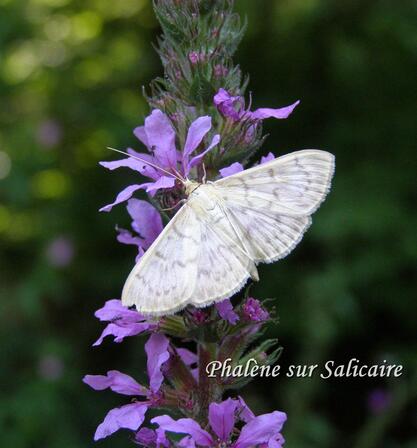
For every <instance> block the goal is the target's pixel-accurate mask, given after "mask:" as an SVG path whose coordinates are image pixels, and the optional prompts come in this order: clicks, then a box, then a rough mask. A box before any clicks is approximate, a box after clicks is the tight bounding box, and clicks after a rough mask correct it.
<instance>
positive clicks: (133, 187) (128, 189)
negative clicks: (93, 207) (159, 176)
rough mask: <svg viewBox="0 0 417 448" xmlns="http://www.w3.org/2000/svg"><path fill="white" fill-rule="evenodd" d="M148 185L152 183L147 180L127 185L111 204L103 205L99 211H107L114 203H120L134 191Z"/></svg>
mask: <svg viewBox="0 0 417 448" xmlns="http://www.w3.org/2000/svg"><path fill="white" fill-rule="evenodd" d="M150 185H152V184H151V183H149V182H148V183H144V184H135V185H129V186H128V187H126V188H125V189H124V190H122V191H121V192H120V193H119V194H118V195H117V197H116V200H115V201H114V202H113V203H112V204H108V205H105V206H104V207H102V208H101V209H100V212H109V211H110V210H111V209H112V208H113V207H114V206H115V205H117V204H121V203H122V202H125V201H127V200H128V199H130V198H131V197H132V195H133V193H134V192H135V191H137V190H144V189H146V188H148V187H149V186H150Z"/></svg>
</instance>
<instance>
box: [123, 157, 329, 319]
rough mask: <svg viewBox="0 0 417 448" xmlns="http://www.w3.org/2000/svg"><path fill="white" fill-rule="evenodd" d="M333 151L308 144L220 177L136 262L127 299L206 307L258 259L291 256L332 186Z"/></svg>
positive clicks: (191, 193)
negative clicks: (268, 160)
mask: <svg viewBox="0 0 417 448" xmlns="http://www.w3.org/2000/svg"><path fill="white" fill-rule="evenodd" d="M334 166H335V161H334V156H333V155H332V154H330V153H328V152H325V151H320V150H316V149H307V150H303V151H297V152H293V153H291V154H287V155H284V156H282V157H279V158H277V159H275V160H272V161H270V162H267V163H264V164H262V165H258V166H256V167H254V168H250V169H248V170H245V171H242V172H240V173H237V174H234V175H232V176H229V177H226V178H223V179H220V180H217V181H215V182H207V183H202V184H201V183H197V182H193V181H190V180H186V181H185V191H186V195H187V200H186V202H185V204H184V205H183V206H182V207H181V208H180V210H179V211H178V212H177V213H176V215H175V216H174V217H173V218H172V219H171V221H170V222H169V223H168V225H167V226H166V227H165V228H164V230H163V231H162V233H161V234H160V235H159V236H158V238H157V239H156V240H155V241H154V243H153V244H152V245H151V247H150V248H149V249H148V250H147V251H146V253H145V254H144V255H143V257H142V258H141V259H140V260H139V262H138V263H137V264H136V266H135V267H134V268H133V270H132V272H131V273H130V275H129V277H128V278H127V280H126V283H125V285H124V288H123V293H122V303H123V305H125V306H132V305H135V306H136V309H137V310H138V311H139V312H140V313H143V314H145V315H152V316H158V315H164V314H171V313H174V312H176V311H178V310H180V309H182V308H184V307H185V306H186V305H188V304H192V305H194V306H196V307H203V306H207V305H210V304H212V303H215V302H219V301H222V300H224V299H226V298H229V297H231V296H232V295H233V294H235V293H236V292H238V291H239V290H240V289H241V288H242V287H243V286H244V284H245V283H246V281H247V280H248V278H249V277H251V278H252V279H254V280H258V272H257V269H256V265H257V264H258V263H261V262H262V263H271V262H273V261H276V260H278V259H280V258H283V257H285V256H286V255H288V254H289V253H290V252H291V251H292V250H293V249H294V247H295V246H296V245H297V244H298V243H299V241H300V240H301V238H302V236H303V234H304V232H305V231H306V230H307V228H308V227H309V225H310V224H311V217H310V215H311V214H312V213H313V212H314V211H316V210H317V208H318V207H319V205H320V204H321V202H322V201H323V200H324V198H325V197H326V195H327V193H328V192H329V190H330V182H331V179H332V176H333V172H334Z"/></svg>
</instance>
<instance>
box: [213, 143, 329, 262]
mask: <svg viewBox="0 0 417 448" xmlns="http://www.w3.org/2000/svg"><path fill="white" fill-rule="evenodd" d="M334 165H335V164H334V156H333V155H332V154H330V153H328V152H325V151H320V150H304V151H297V152H294V153H291V154H288V155H285V156H282V157H279V158H277V159H275V160H272V161H271V162H268V163H265V164H262V165H258V166H256V167H254V168H251V169H248V170H245V171H242V172H240V173H237V174H235V175H232V176H229V177H226V178H224V179H220V180H218V181H216V182H215V183H214V185H215V187H216V189H217V190H218V192H219V195H220V196H221V197H222V199H223V201H224V205H225V210H226V213H227V215H228V217H229V220H230V221H231V222H232V223H233V227H234V229H235V231H236V233H237V234H238V235H239V238H240V240H241V241H242V244H243V245H244V247H245V248H246V249H247V250H248V252H249V253H250V255H251V257H253V260H254V261H255V262H257V263H258V262H266V263H270V262H273V261H276V260H278V259H280V258H283V257H285V256H286V255H288V254H289V253H290V252H291V251H292V249H293V248H294V247H295V246H296V245H297V244H298V243H299V241H300V240H301V238H302V236H303V234H304V232H305V231H306V230H307V228H308V227H309V225H310V224H311V218H310V215H311V214H312V213H313V212H314V211H315V210H317V208H318V207H319V205H320V204H321V203H322V201H323V200H324V198H325V197H326V195H327V193H328V192H329V190H330V183H331V179H332V176H333V173H334Z"/></svg>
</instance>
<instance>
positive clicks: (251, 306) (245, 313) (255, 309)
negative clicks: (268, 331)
mask: <svg viewBox="0 0 417 448" xmlns="http://www.w3.org/2000/svg"><path fill="white" fill-rule="evenodd" d="M242 317H243V318H244V319H245V320H248V321H252V322H263V321H265V320H268V319H269V313H268V311H266V309H265V308H263V306H262V304H261V302H260V301H259V300H257V299H254V298H253V297H248V298H247V299H246V301H245V303H244V304H243V305H242Z"/></svg>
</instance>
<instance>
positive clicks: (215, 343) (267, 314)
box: [84, 0, 299, 448]
mask: <svg viewBox="0 0 417 448" xmlns="http://www.w3.org/2000/svg"><path fill="white" fill-rule="evenodd" d="M232 3H233V2H231V1H229V0H227V1H226V0H210V1H207V0H184V1H181V2H180V1H177V0H155V2H154V8H155V13H156V16H157V18H158V20H159V21H160V23H161V26H162V30H163V38H162V39H161V41H160V48H159V53H160V56H161V60H162V63H163V65H164V72H165V73H164V75H165V76H164V78H163V79H159V78H158V79H156V80H155V81H154V82H152V84H151V96H147V97H146V98H147V101H148V103H149V105H150V107H151V112H150V114H149V115H148V116H147V117H146V118H145V120H144V124H143V126H139V127H137V128H136V129H135V130H134V135H135V137H136V138H137V139H138V140H139V141H140V143H141V144H142V145H143V146H144V149H142V150H139V151H137V150H135V149H132V148H128V149H127V150H126V152H127V157H124V158H122V159H120V160H115V161H111V162H101V165H102V166H103V167H105V168H107V169H109V170H115V169H118V168H122V167H125V168H129V169H131V170H133V171H135V172H136V173H137V175H138V179H141V181H138V183H135V184H133V185H128V186H126V188H124V189H123V190H122V191H121V192H120V193H119V194H118V195H117V197H116V199H115V200H114V201H113V202H112V203H110V204H108V205H106V206H104V207H103V208H101V211H104V212H109V211H110V210H111V209H112V207H114V206H115V205H118V204H122V203H126V208H127V212H128V214H129V216H130V218H131V224H130V226H131V228H130V229H126V228H119V227H117V228H116V230H117V240H118V241H119V242H120V243H122V244H127V245H132V246H135V247H136V249H137V250H136V253H135V257H136V262H138V261H139V260H140V258H141V257H142V256H143V254H144V253H145V252H146V250H147V249H148V248H149V247H150V246H151V245H152V243H153V242H154V241H155V239H156V238H157V237H158V235H159V234H160V233H161V231H162V229H163V220H164V219H169V218H170V217H172V215H173V214H174V213H175V211H176V209H177V208H178V206H179V204H180V203H181V200H182V199H184V197H185V192H184V185H183V182H184V180H186V179H192V180H197V181H199V182H201V181H204V180H214V179H216V178H218V177H226V176H230V175H232V174H234V173H237V172H239V171H241V170H243V169H244V164H246V163H247V161H248V159H249V158H250V157H251V156H252V155H253V152H254V150H255V149H257V148H258V147H259V146H260V145H261V143H262V142H263V140H264V137H263V136H262V121H263V120H264V119H267V118H277V119H285V118H287V117H288V116H289V115H290V114H291V113H292V112H293V110H294V108H295V107H296V106H297V105H298V103H299V102H298V101H297V102H295V103H294V104H292V105H290V106H286V107H283V108H278V109H271V108H260V109H256V110H253V111H251V110H250V109H251V107H250V105H249V107H246V106H245V101H244V88H243V87H242V86H241V74H240V70H239V68H238V67H234V66H233V64H232V60H231V57H232V55H233V53H234V51H235V49H236V46H237V43H238V41H239V40H240V37H241V34H242V29H241V27H240V22H239V19H238V16H237V15H236V14H235V13H234V12H233V10H232ZM273 158H274V155H273V154H272V153H269V154H268V155H267V156H264V157H262V158H261V159H260V161H259V163H265V162H267V161H269V160H271V159H273ZM142 178H145V179H142ZM146 194H147V197H146V196H145V195H146ZM134 195H136V196H139V197H133V196H134ZM140 195H142V198H140ZM167 211H168V212H169V213H166V212H167ZM232 300H233V302H232V301H231V300H229V299H227V300H224V301H222V302H220V303H217V304H215V305H214V306H210V307H207V308H195V307H193V306H188V307H187V308H186V309H185V310H183V311H182V312H181V313H178V314H176V315H168V316H161V317H158V318H150V317H147V316H143V315H141V314H140V313H138V312H137V311H136V310H135V309H128V308H125V307H124V306H122V304H121V301H120V300H119V299H112V300H108V301H107V302H106V303H105V304H104V306H103V307H102V308H100V309H99V310H97V311H96V313H95V316H96V317H97V318H98V319H99V320H100V321H102V322H105V323H106V326H105V328H104V330H103V332H102V333H101V335H100V337H99V338H98V340H97V341H96V342H95V343H94V344H93V345H94V346H99V345H101V344H103V341H104V340H105V338H106V337H108V336H109V337H112V338H113V340H114V342H116V343H120V342H122V341H123V340H124V339H125V338H126V337H132V336H139V335H141V336H146V337H147V338H148V339H147V342H146V343H145V352H146V356H147V363H146V369H147V374H148V378H149V382H148V384H147V385H142V384H140V383H139V382H137V381H136V380H135V379H134V378H133V377H131V376H129V375H127V374H125V373H121V372H119V371H118V370H110V371H108V372H107V374H106V375H86V376H85V377H84V382H85V383H86V384H87V385H89V386H90V387H92V388H93V389H95V390H99V391H101V390H105V389H110V390H112V391H113V392H116V393H118V394H121V395H126V396H128V397H130V401H129V402H127V403H125V404H122V405H121V407H118V408H115V409H112V410H110V411H109V412H108V414H107V415H106V416H105V418H104V420H103V421H102V423H100V425H99V426H98V428H97V431H96V433H95V437H94V439H95V440H99V439H102V438H104V437H107V436H109V435H111V434H113V433H114V432H116V431H118V430H119V429H125V430H129V431H131V434H132V437H133V441H134V443H136V444H139V445H141V446H145V447H150V448H154V447H155V448H156V447H161V446H162V447H177V446H178V447H183V448H184V447H185V448H188V447H190V448H194V447H200V446H201V447H220V446H221V447H232V448H249V447H259V448H266V447H268V448H279V447H281V446H282V444H283V443H284V439H283V436H282V435H281V430H282V428H283V425H284V422H285V420H286V415H285V413H283V412H279V411H274V412H271V413H266V414H262V415H258V416H255V415H254V414H253V412H252V411H251V410H250V409H249V407H248V406H247V405H246V403H245V402H244V400H243V399H242V397H240V396H236V397H235V398H227V399H224V394H225V392H227V391H229V390H236V389H238V388H240V387H242V386H243V385H245V384H246V383H248V382H249V381H251V380H252V379H253V378H240V377H236V378H235V377H226V378H222V377H216V378H210V377H208V375H207V374H206V366H207V365H208V364H209V363H210V362H211V361H224V360H230V362H231V363H232V365H233V366H242V365H244V363H245V362H246V361H247V360H249V359H255V360H256V361H257V362H259V363H262V364H263V365H272V364H273V363H275V362H276V361H277V359H278V357H279V355H280V353H281V347H279V346H278V344H277V341H276V340H275V339H268V340H264V341H263V342H261V343H258V342H257V341H258V338H260V337H261V335H262V332H261V329H262V327H263V326H264V325H267V324H268V323H270V322H271V321H272V320H273V312H272V311H271V310H267V309H266V308H265V306H264V303H263V302H261V301H260V300H258V299H256V298H254V297H251V296H249V293H248V290H246V291H245V292H244V293H243V294H240V295H238V296H237V297H234V298H233V299H232ZM149 409H154V410H156V411H157V412H159V415H158V416H156V417H153V418H150V416H149V414H150V413H148V411H149ZM167 412H168V414H167ZM152 414H153V415H155V414H154V413H152Z"/></svg>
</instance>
